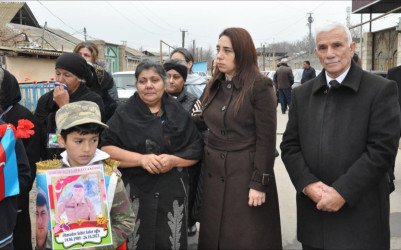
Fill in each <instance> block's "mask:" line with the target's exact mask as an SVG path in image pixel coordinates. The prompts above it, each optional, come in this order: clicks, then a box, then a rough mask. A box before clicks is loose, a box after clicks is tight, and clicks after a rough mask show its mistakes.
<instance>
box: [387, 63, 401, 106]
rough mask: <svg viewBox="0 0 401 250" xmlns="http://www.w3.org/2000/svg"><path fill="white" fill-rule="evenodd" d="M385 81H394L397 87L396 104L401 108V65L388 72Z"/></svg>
mask: <svg viewBox="0 0 401 250" xmlns="http://www.w3.org/2000/svg"><path fill="white" fill-rule="evenodd" d="M387 79H390V80H394V81H396V82H397V86H398V102H399V103H400V108H401V65H400V66H398V67H394V68H391V69H389V70H388V73H387Z"/></svg>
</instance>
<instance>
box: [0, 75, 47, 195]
mask: <svg viewBox="0 0 401 250" xmlns="http://www.w3.org/2000/svg"><path fill="white" fill-rule="evenodd" d="M0 100H1V101H0V105H1V108H2V109H3V110H7V108H9V107H10V106H12V107H11V109H10V110H9V111H8V112H7V113H4V115H3V117H2V120H3V121H5V122H6V123H11V124H13V125H14V126H15V127H17V126H18V121H19V120H21V119H27V120H30V121H31V122H32V123H33V124H34V126H35V127H34V128H33V130H34V131H35V134H34V135H32V136H31V137H29V138H26V139H21V140H22V142H23V143H24V147H25V151H26V154H27V156H28V160H29V165H30V166H31V181H30V183H29V187H28V189H27V191H28V192H29V191H30V190H31V188H32V184H33V181H34V180H35V177H36V162H38V161H40V129H39V123H38V122H37V120H36V119H35V117H34V116H33V114H32V112H31V111H29V110H28V109H27V108H25V107H24V106H22V105H20V104H19V103H18V102H19V101H21V90H20V87H19V84H18V82H17V79H15V77H14V76H13V75H12V74H10V73H9V72H8V71H7V70H4V79H3V82H2V83H1V93H0Z"/></svg>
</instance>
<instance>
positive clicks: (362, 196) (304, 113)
mask: <svg viewBox="0 0 401 250" xmlns="http://www.w3.org/2000/svg"><path fill="white" fill-rule="evenodd" d="M397 91H398V90H397V86H396V84H395V82H393V81H389V80H386V79H384V78H382V77H380V76H375V75H373V74H370V73H368V72H365V71H363V70H362V69H361V68H360V67H358V66H356V64H355V63H353V62H352V65H351V69H350V70H349V72H348V74H347V76H346V77H345V79H344V81H343V82H342V85H341V86H340V87H339V88H338V89H330V90H328V87H327V83H326V76H325V72H323V73H322V74H320V75H319V76H318V77H317V78H315V79H314V80H312V81H309V82H307V83H306V84H304V85H303V86H301V87H299V88H295V89H294V90H293V92H292V98H293V99H292V102H291V107H290V113H289V121H288V124H287V128H286V131H285V133H284V135H283V141H282V143H281V149H282V159H283V162H284V164H285V166H286V168H287V171H288V173H289V175H290V178H291V181H292V182H293V184H294V186H295V188H296V190H297V195H296V197H297V220H298V231H297V233H298V240H299V241H300V242H302V243H303V244H306V245H308V246H312V247H317V248H324V249H388V248H390V227H389V187H388V176H387V171H388V170H389V169H390V168H391V167H392V164H394V161H395V156H396V154H397V149H398V141H399V131H400V119H399V116H400V108H399V105H398V97H397ZM319 180H320V181H322V182H323V183H325V184H327V185H329V186H332V187H333V188H334V189H335V190H337V191H338V193H340V195H341V196H342V197H343V198H344V199H345V201H346V203H345V204H344V206H343V207H342V208H341V209H340V210H339V211H338V212H333V213H329V212H323V211H319V210H317V209H316V204H315V203H314V202H313V201H312V200H311V199H310V198H309V197H307V196H305V195H304V194H303V193H302V190H303V189H304V188H305V187H306V186H307V185H308V184H311V183H314V182H317V181H319Z"/></svg>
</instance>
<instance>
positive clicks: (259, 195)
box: [248, 188, 266, 207]
mask: <svg viewBox="0 0 401 250" xmlns="http://www.w3.org/2000/svg"><path fill="white" fill-rule="evenodd" d="M265 202H266V193H265V192H260V191H257V190H255V189H252V188H251V189H249V201H248V205H249V206H250V207H252V206H254V207H257V206H260V205H262V204H263V203H265Z"/></svg>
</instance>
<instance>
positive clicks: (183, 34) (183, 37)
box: [180, 30, 188, 48]
mask: <svg viewBox="0 0 401 250" xmlns="http://www.w3.org/2000/svg"><path fill="white" fill-rule="evenodd" d="M180 31H181V33H182V47H183V48H185V32H188V30H180Z"/></svg>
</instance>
